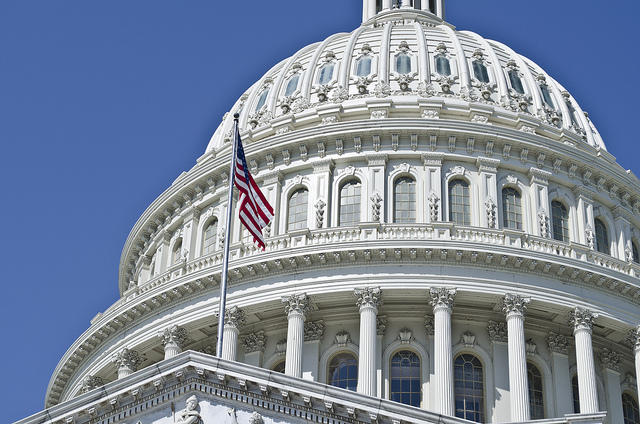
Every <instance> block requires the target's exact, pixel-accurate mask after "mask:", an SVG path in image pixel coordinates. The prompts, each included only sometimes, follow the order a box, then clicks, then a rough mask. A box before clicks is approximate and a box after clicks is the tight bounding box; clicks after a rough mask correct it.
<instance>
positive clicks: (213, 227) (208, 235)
mask: <svg viewBox="0 0 640 424" xmlns="http://www.w3.org/2000/svg"><path fill="white" fill-rule="evenodd" d="M217 234H218V220H217V219H214V220H213V221H211V222H210V223H209V225H207V228H206V230H204V239H203V240H202V254H203V255H208V254H210V253H213V251H214V250H215V249H216V235H217Z"/></svg>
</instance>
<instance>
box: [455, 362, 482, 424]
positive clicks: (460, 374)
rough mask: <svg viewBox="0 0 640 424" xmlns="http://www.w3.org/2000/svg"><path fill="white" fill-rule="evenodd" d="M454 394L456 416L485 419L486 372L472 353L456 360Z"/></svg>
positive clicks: (476, 419)
mask: <svg viewBox="0 0 640 424" xmlns="http://www.w3.org/2000/svg"><path fill="white" fill-rule="evenodd" d="M453 366H454V395H455V408H456V417H459V418H466V419H468V420H471V421H476V422H483V421H484V377H483V376H484V373H483V369H482V363H481V362H480V360H479V359H478V358H476V357H475V356H473V355H470V354H462V355H459V356H458V357H456V359H455V361H454V365H453Z"/></svg>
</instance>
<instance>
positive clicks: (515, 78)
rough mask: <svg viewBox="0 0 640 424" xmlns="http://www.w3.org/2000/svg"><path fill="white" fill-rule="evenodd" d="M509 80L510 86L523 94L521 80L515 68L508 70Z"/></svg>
mask: <svg viewBox="0 0 640 424" xmlns="http://www.w3.org/2000/svg"><path fill="white" fill-rule="evenodd" d="M509 81H511V88H513V89H514V90H515V91H516V93H518V94H524V87H523V86H522V80H521V79H520V75H518V71H516V70H515V69H512V70H510V71H509Z"/></svg>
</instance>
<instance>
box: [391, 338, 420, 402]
mask: <svg viewBox="0 0 640 424" xmlns="http://www.w3.org/2000/svg"><path fill="white" fill-rule="evenodd" d="M421 386H422V384H421V383H420V358H419V357H418V355H416V354H415V353H413V352H411V351H409V350H401V351H400V352H397V353H396V354H395V355H393V357H392V358H391V400H393V401H395V402H400V403H404V404H405V405H411V406H416V407H420V400H421V397H422V396H421V392H422V387H421Z"/></svg>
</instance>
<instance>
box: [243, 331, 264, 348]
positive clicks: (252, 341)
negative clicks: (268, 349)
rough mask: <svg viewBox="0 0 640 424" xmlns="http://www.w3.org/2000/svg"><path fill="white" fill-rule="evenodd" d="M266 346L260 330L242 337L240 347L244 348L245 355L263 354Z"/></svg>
mask: <svg viewBox="0 0 640 424" xmlns="http://www.w3.org/2000/svg"><path fill="white" fill-rule="evenodd" d="M266 344H267V337H266V336H265V335H264V331H262V330H260V331H256V332H253V333H249V334H247V335H245V336H243V337H242V346H243V347H244V351H245V353H252V352H264V348H265V346H266Z"/></svg>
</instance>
